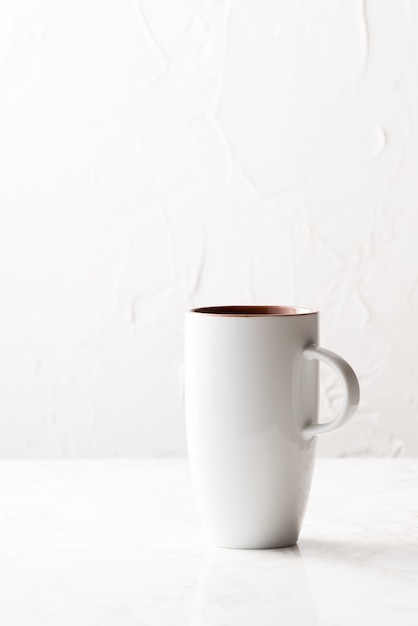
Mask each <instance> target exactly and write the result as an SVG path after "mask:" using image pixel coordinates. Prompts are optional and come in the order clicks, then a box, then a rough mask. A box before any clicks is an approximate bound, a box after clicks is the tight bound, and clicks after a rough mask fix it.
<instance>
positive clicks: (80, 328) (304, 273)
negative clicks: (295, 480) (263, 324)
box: [0, 0, 418, 457]
mask: <svg viewBox="0 0 418 626" xmlns="http://www.w3.org/2000/svg"><path fill="white" fill-rule="evenodd" d="M417 35H418V4H417V2H407V1H406V0H405V1H404V2H403V1H401V0H399V1H398V2H393V1H389V0H387V1H382V0H373V1H371V0H367V1H366V2H364V3H363V2H354V1H352V2H348V1H345V2H343V1H341V2H337V1H336V0H327V1H325V0H321V1H319V0H317V1H316V2H309V1H308V0H304V1H298V2H296V0H295V1H293V0H252V1H250V0H239V1H238V0H236V1H235V2H232V1H229V0H223V1H222V0H220V1H211V0H195V1H194V2H193V1H187V0H176V1H173V0H142V1H141V2H139V1H137V2H134V1H131V0H129V1H127V0H126V1H124V0H106V1H104V0H100V1H99V0H94V1H90V2H89V1H88V0H80V1H78V2H75V1H73V2H60V1H56V0H55V1H52V0H50V1H47V0H36V1H33V2H29V1H26V2H24V1H22V0H14V1H13V2H12V0H9V1H8V2H6V1H4V2H3V3H2V4H1V5H0V202H1V204H0V220H1V224H0V254H1V263H0V307H1V309H0V339H1V345H0V456H2V457H39V456H43V457H48V456H97V455H99V456H107V455H147V456H148V455H151V456H163V455H182V454H184V453H185V439H184V428H183V395H182V394H183V386H182V385H183V383H182V358H183V354H182V345H183V311H184V310H185V309H186V308H189V307H190V306H198V305H207V304H220V303H222V304H225V303H240V302H241V303H243V302H246V303H294V304H300V305H305V306H314V307H319V308H320V309H321V311H322V344H323V345H324V346H326V347H329V348H331V349H334V350H336V351H339V352H341V354H342V355H344V356H346V357H347V358H348V360H350V361H351V362H352V364H353V366H354V367H355V368H356V369H357V370H358V372H359V374H360V377H361V382H362V392H363V398H362V407H361V411H360V413H359V416H358V418H357V421H356V422H355V423H354V424H353V425H352V426H350V427H349V428H347V429H346V430H344V431H341V433H337V434H335V435H329V436H327V437H324V438H323V440H322V441H321V442H320V449H319V451H320V453H324V454H334V455H352V454H354V455H355V454H366V455H389V456H392V455H416V454H417V453H418V420H417V404H418V393H417V382H418V376H417V374H418V366H417V365H416V363H415V360H416V354H418V328H417V324H416V317H417V314H418V273H417V261H418V255H417V252H416V250H415V241H416V240H417V235H418V212H417V201H418V188H417V163H418V161H417V156H418V135H417V126H416V119H417V117H418V108H417V106H416V105H417V99H418V43H417V42H418V37H417ZM323 374H324V375H323V385H322V386H323V397H324V401H323V406H322V414H323V418H324V419H327V418H329V417H331V415H332V414H333V412H334V411H335V410H336V409H337V405H338V402H339V400H340V397H339V393H340V392H339V388H338V385H337V384H336V382H335V380H334V378H333V377H332V376H331V374H330V373H329V372H325V371H324V373H323Z"/></svg>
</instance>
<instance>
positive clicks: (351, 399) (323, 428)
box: [302, 345, 360, 439]
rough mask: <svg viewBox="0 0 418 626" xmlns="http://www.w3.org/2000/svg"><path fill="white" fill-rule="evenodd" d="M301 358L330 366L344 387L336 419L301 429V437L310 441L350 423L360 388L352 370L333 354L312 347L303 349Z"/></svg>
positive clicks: (329, 351)
mask: <svg viewBox="0 0 418 626" xmlns="http://www.w3.org/2000/svg"><path fill="white" fill-rule="evenodd" d="M303 356H304V357H305V359H308V360H311V359H315V360H317V361H323V362H324V363H327V365H330V366H331V367H332V368H333V369H334V370H335V371H336V372H337V374H338V375H339V377H340V379H341V381H342V383H343V386H344V401H343V406H342V408H341V411H340V412H339V414H338V415H337V417H335V418H334V419H333V420H331V421H330V422H326V423H325V424H308V425H307V426H305V427H304V428H303V430H302V437H303V438H304V439H310V438H311V437H315V436H316V435H323V434H324V433H332V432H334V431H335V430H338V429H339V428H342V426H345V425H346V424H347V422H349V421H350V419H351V418H352V417H353V415H354V413H355V412H356V410H357V407H358V405H359V402H360V387H359V382H358V379H357V376H356V375H355V373H354V370H353V368H352V367H351V366H350V365H349V364H348V363H347V361H344V359H342V358H341V357H340V356H338V354H335V352H331V350H325V348H318V347H317V346H315V345H312V346H308V347H307V348H305V349H304V351H303Z"/></svg>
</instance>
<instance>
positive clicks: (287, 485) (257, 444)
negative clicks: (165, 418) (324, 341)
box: [185, 306, 360, 548]
mask: <svg viewBox="0 0 418 626" xmlns="http://www.w3.org/2000/svg"><path fill="white" fill-rule="evenodd" d="M318 318H319V315H318V312H317V311H312V310H310V309H301V308H296V307H288V306H223V307H206V308H199V309H193V310H191V311H189V312H187V313H186V328H185V331H186V333H185V336H186V344H185V376H186V381H185V393H186V430H187V443H188V452H189V461H190V468H191V474H192V481H193V485H194V490H195V496H196V500H197V505H198V509H199V512H200V516H201V519H202V523H203V526H204V529H205V531H206V534H207V537H208V540H209V541H210V542H211V543H212V544H214V545H216V546H221V547H228V548H279V547H285V546H289V545H292V544H294V543H296V542H297V540H298V537H299V532H300V527H301V524H302V519H303V515H304V511H305V507H306V502H307V499H308V495H309V490H310V484H311V477H312V470H313V464H314V454H315V441H316V436H317V435H321V434H323V433H328V432H333V431H335V430H337V429H338V428H341V427H342V426H344V425H345V424H346V423H347V422H348V420H349V419H351V417H352V416H353V414H354V412H355V410H356V408H357V406H358V403H359V398H360V390H359V384H358V380H357V377H356V375H355V374H354V372H353V370H352V368H351V367H350V366H349V365H348V363H346V362H345V361H344V360H343V359H342V358H341V357H339V356H338V355H336V354H334V353H333V352H330V351H328V350H325V349H323V348H319V347H318ZM318 361H324V362H325V363H327V364H328V365H330V366H331V367H333V368H334V369H335V370H336V371H337V373H338V374H339V375H340V378H341V382H342V384H343V387H344V392H345V397H344V401H343V407H342V409H341V411H340V413H339V415H338V416H337V417H336V418H335V419H333V420H332V421H331V422H327V423H325V424H318V423H317V413H318V383H319V378H318Z"/></svg>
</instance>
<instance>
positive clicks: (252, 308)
mask: <svg viewBox="0 0 418 626" xmlns="http://www.w3.org/2000/svg"><path fill="white" fill-rule="evenodd" d="M318 312H319V311H317V310H315V309H307V308H305V307H299V306H292V305H274V304H273V305H271V304H266V305H259V304H249V305H246V304H231V305H220V306H204V307H197V308H195V309H190V310H189V311H188V313H199V314H202V315H213V316H216V317H296V316H299V315H316V314H317V313H318Z"/></svg>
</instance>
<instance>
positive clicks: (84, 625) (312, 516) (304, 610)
mask: <svg viewBox="0 0 418 626" xmlns="http://www.w3.org/2000/svg"><path fill="white" fill-rule="evenodd" d="M0 583H1V595H0V623H1V624H5V625H7V626H35V625H36V626H38V625H39V626H41V625H42V626H57V625H58V624H59V625H60V626H67V625H68V626H70V625H71V626H74V625H75V624H77V626H91V625H97V626H107V625H111V624H112V625H113V624H114V625H117V626H131V625H132V626H133V625H135V626H137V625H144V626H154V625H158V626H166V625H167V626H168V625H178V626H180V625H181V626H184V625H192V626H197V625H199V626H202V625H205V626H217V625H222V626H231V625H234V626H235V625H237V626H238V625H239V626H253V625H254V626H255V625H257V626H258V625H263V626H270V625H273V624H274V625H275V626H277V624H285V625H286V626H293V625H295V624H298V625H299V624H300V625H304V626H305V625H306V626H308V625H309V626H312V625H316V624H318V625H329V626H331V625H332V626H342V625H346V624H347V625H348V624H350V625H352V624H356V625H361V624H379V626H382V625H383V626H384V625H386V624H387V625H391V626H393V624H399V625H402V626H409V625H411V626H412V625H414V626H415V625H416V624H417V623H418V461H417V460H404V459H402V460H401V459H390V460H381V459H376V460H370V459H368V460H366V459H365V460H362V459H319V460H318V463H317V467H316V472H315V477H314V484H313V489H312V493H311V498H310V503H309V507H308V511H307V515H306V518H305V524H304V527H303V530H302V534H301V538H300V541H299V545H298V547H293V548H288V549H284V550H271V551H239V550H223V549H214V548H209V547H207V546H205V544H204V541H203V537H202V535H201V531H200V528H199V524H198V519H197V516H196V511H195V506H194V501H193V497H192V493H191V487H190V480H189V473H188V467H187V462H186V461H183V460H175V461H171V460H167V461H166V460H158V461H125V460H123V461H119V460H112V461H104V460H100V461H2V462H0Z"/></svg>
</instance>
